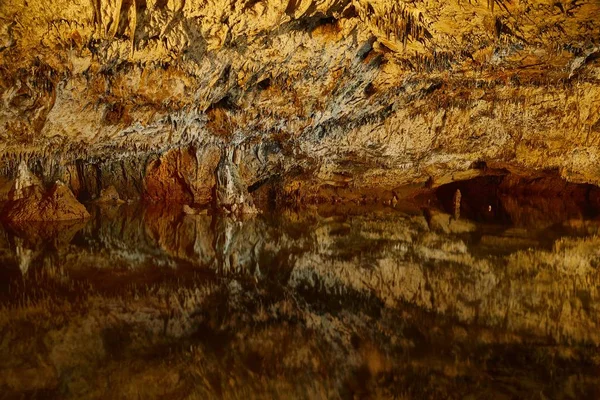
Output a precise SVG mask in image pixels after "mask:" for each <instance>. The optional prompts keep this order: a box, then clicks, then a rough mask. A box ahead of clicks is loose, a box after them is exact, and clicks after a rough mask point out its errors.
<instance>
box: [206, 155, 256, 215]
mask: <svg viewBox="0 0 600 400" xmlns="http://www.w3.org/2000/svg"><path fill="white" fill-rule="evenodd" d="M239 168H240V153H239V150H238V149H237V148H232V147H227V148H225V149H224V150H223V151H222V152H221V160H220V161H219V164H217V169H216V170H215V175H216V185H215V207H216V209H217V210H218V211H221V212H225V213H231V214H255V213H256V212H257V210H256V207H254V202H253V200H252V197H251V196H250V194H249V193H248V188H247V186H246V185H245V184H244V182H243V181H242V178H241V177H240V172H239Z"/></svg>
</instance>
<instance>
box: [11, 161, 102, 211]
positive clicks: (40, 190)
mask: <svg viewBox="0 0 600 400" xmlns="http://www.w3.org/2000/svg"><path fill="white" fill-rule="evenodd" d="M89 216H90V214H89V213H88V212H87V210H86V208H85V207H84V206H83V204H81V203H80V202H79V201H77V199H76V198H75V196H74V195H73V193H72V192H71V190H70V189H69V188H68V187H67V186H66V185H65V184H63V183H62V182H60V181H57V182H56V183H54V184H53V185H52V186H51V187H50V188H49V189H47V190H46V189H45V188H44V186H43V185H42V184H41V181H40V180H39V179H38V178H37V177H35V176H34V175H33V174H32V173H31V172H30V171H29V169H28V168H27V165H26V164H25V163H21V164H20V166H19V173H18V176H17V179H16V181H15V183H14V185H13V188H12V189H11V191H10V194H9V199H8V201H7V202H6V204H5V205H4V209H3V210H2V218H3V219H4V220H7V221H9V222H23V221H66V220H77V219H85V218H88V217H89Z"/></svg>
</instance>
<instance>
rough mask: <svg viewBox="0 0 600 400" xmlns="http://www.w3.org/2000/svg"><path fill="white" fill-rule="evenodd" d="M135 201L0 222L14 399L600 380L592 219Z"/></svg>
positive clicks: (501, 392)
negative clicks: (17, 224)
mask: <svg viewBox="0 0 600 400" xmlns="http://www.w3.org/2000/svg"><path fill="white" fill-rule="evenodd" d="M467 200H468V197H467V196H465V195H463V200H462V204H463V207H466V206H467V204H466V203H465V201H467ZM537 205H538V207H541V205H540V203H537ZM140 207H141V206H139V205H138V206H135V205H122V206H120V207H113V208H104V207H103V208H99V209H98V210H93V217H92V219H91V220H90V221H89V222H87V223H86V224H84V225H78V226H72V228H71V229H67V228H66V227H62V228H61V229H58V228H55V229H51V228H46V229H40V228H34V229H22V230H20V231H17V230H14V229H11V228H7V229H5V230H2V231H0V262H1V265H2V269H0V273H1V274H2V279H1V280H0V281H1V282H2V286H1V287H0V300H1V303H0V304H2V308H1V309H0V322H1V323H0V326H2V330H1V331H0V333H1V335H2V336H1V338H2V343H3V345H2V346H1V347H0V352H1V354H0V355H1V357H0V360H1V361H0V371H1V373H0V377H1V378H0V379H1V380H0V387H2V389H3V392H4V393H6V394H8V395H9V397H10V396H13V395H14V396H23V395H25V396H28V395H37V396H46V397H54V398H102V397H124V398H131V397H140V396H141V397H144V398H161V397H164V396H168V397H172V398H189V397H203V398H206V397H224V398H239V397H245V398H264V397H308V398H331V397H342V398H346V397H362V398H365V397H367V398H369V397H393V396H394V395H396V394H397V393H403V396H405V397H406V398H415V399H420V398H423V397H434V398H439V397H444V398H461V399H462V398H464V397H465V396H474V397H485V398H498V397H506V398H514V397H516V398H530V397H537V396H540V393H542V394H543V395H544V396H545V397H546V398H573V397H575V398H594V397H596V396H598V394H599V393H600V392H599V390H600V381H599V380H598V376H597V371H598V369H599V368H600V360H599V359H598V357H597V349H598V346H600V334H599V332H600V329H599V328H600V326H599V325H598V324H599V323H600V322H599V321H600V297H599V292H598V287H599V286H600V285H599V284H600V281H599V279H600V275H599V273H598V265H599V263H600V255H599V254H598V252H597V248H598V245H599V244H600V239H599V236H598V234H599V231H600V223H599V222H598V221H597V220H595V219H581V218H573V217H570V216H568V215H565V216H564V218H563V219H562V221H560V222H557V223H556V224H555V225H554V226H551V227H548V226H546V225H545V224H544V223H543V221H541V222H542V223H541V224H540V225H537V226H536V225H531V224H530V225H527V226H526V227H523V226H519V225H515V224H513V223H510V224H507V223H506V222H505V223H498V222H493V221H492V222H486V221H485V220H481V221H475V220H471V221H469V220H465V219H464V218H462V217H461V219H458V220H457V219H455V218H454V217H453V216H452V215H450V214H446V213H444V212H443V211H441V210H433V209H429V210H425V211H423V210H421V209H420V208H415V207H412V208H410V207H409V205H404V204H398V205H397V208H396V209H391V208H385V209H381V208H379V209H356V208H350V209H337V210H336V209H335V208H332V207H320V208H319V209H315V210H313V211H310V212H309V211H306V212H303V213H302V214H297V213H294V212H290V211H287V212H280V213H276V214H263V215H258V216H255V217H253V218H250V219H243V218H230V217H228V216H226V215H223V214H216V215H213V216H208V215H184V214H182V213H181V212H176V213H173V212H172V211H170V210H172V209H171V208H169V207H165V208H161V207H150V208H148V207H142V208H140ZM436 215H437V217H434V216H436ZM444 216H446V218H444ZM432 221H437V222H435V223H433V222H432ZM444 221H445V222H444ZM46 226H47V225H46ZM32 332H33V333H32Z"/></svg>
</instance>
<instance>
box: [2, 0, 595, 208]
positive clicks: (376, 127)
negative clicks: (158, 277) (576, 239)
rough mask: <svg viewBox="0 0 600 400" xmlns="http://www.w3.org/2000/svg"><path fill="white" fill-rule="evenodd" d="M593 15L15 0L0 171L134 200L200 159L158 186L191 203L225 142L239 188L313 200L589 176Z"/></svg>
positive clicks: (362, 0) (8, 8)
mask: <svg viewBox="0 0 600 400" xmlns="http://www.w3.org/2000/svg"><path fill="white" fill-rule="evenodd" d="M598 15H600V4H599V3H598V2H597V1H593V0H583V1H578V2H567V1H542V2H540V1H532V0H528V1H510V2H509V1H505V0H501V1H500V0H494V1H487V2H486V1H478V2H476V1H471V2H467V1H459V0H451V1H439V0H421V1H415V2H406V3H405V2H398V1H391V0H379V1H375V0H355V1H345V0H341V1H337V0H336V1H334V0H324V1H312V0H302V1H277V0H275V1H267V0H263V1H254V0H245V1H231V0H229V1H223V0H217V1H211V2H205V1H200V0H135V1H132V0H98V1H89V2H88V1H85V2H72V1H67V0H56V1H53V2H50V3H48V2H46V1H41V0H28V1H25V0H15V1H4V2H2V4H0V98H1V100H2V101H1V102H0V127H1V128H0V152H1V153H2V160H1V163H2V165H3V166H4V167H5V168H4V170H5V174H6V175H7V176H9V177H11V178H14V175H15V174H16V167H17V165H18V160H20V159H25V160H27V162H28V165H29V166H30V167H33V166H34V165H36V164H41V165H42V167H41V168H40V170H41V171H44V176H43V179H44V181H46V182H52V181H54V180H56V179H62V180H64V181H65V182H68V183H69V185H70V187H71V188H72V189H73V191H74V192H76V193H78V190H76V189H78V188H82V189H85V190H83V192H82V193H84V194H85V195H86V196H88V197H90V198H94V197H97V196H98V195H99V194H100V191H101V190H102V189H104V188H106V187H108V186H111V185H113V186H115V187H116V188H117V190H118V191H119V193H120V194H121V195H122V196H123V197H124V198H130V197H142V196H143V197H146V195H147V194H148V193H147V192H145V188H146V185H145V183H146V182H147V180H146V174H148V171H152V168H150V169H147V168H145V167H147V166H149V163H151V162H152V160H156V159H160V158H161V157H166V156H167V155H168V154H170V153H172V152H177V151H180V152H182V154H183V153H189V152H192V153H193V152H195V153H196V155H197V156H198V155H199V157H196V159H195V160H191V161H194V162H188V161H190V160H185V159H184V158H185V157H184V158H181V157H180V160H181V161H182V162H181V163H179V164H177V165H176V166H175V167H174V168H175V169H173V168H166V170H167V171H166V172H168V175H169V176H168V177H167V178H165V182H163V184H164V186H163V187H162V188H161V186H160V185H155V186H153V187H152V188H154V189H157V191H154V192H152V191H151V193H150V194H151V197H152V196H154V197H157V198H158V199H159V200H163V199H168V198H169V197H171V196H172V197H173V200H177V201H181V202H190V201H193V202H196V203H204V202H206V201H207V200H209V198H210V190H211V188H212V187H213V186H214V181H212V179H213V178H212V171H214V168H215V166H216V162H217V161H216V160H218V156H217V158H216V160H215V157H214V154H219V148H225V147H226V146H230V145H235V146H241V148H242V149H243V151H242V154H241V164H240V176H241V179H242V181H243V182H244V183H245V184H247V185H249V186H250V185H253V184H256V183H257V182H261V181H268V182H270V183H274V182H277V185H278V189H279V193H281V194H284V195H291V194H293V195H294V196H296V197H298V198H300V199H305V200H307V201H308V200H310V199H311V198H319V197H331V196H332V192H333V193H334V195H336V196H341V197H348V196H352V193H358V192H360V193H373V190H375V189H377V190H383V191H387V192H392V191H394V190H395V189H397V188H398V187H400V186H403V185H406V184H417V185H420V184H424V183H425V182H431V183H433V185H437V184H441V183H445V182H449V181H452V180H457V179H462V178H464V177H472V176H475V175H478V174H480V173H481V170H480V168H479V167H480V166H481V165H487V166H488V167H491V168H500V169H507V170H510V171H512V172H517V173H519V174H521V175H525V176H530V175H532V174H533V172H534V171H540V170H552V171H556V172H557V173H558V174H559V175H560V176H562V177H565V178H566V179H568V180H570V181H573V182H587V183H594V184H598V183H600V173H599V172H598V168H597V160H598V157H599V155H600V154H599V153H598V146H597V143H598V137H599V135H600V101H598V100H599V99H600V87H599V82H600V68H599V62H598V59H599V58H598V56H599V55H600V47H599V44H598V42H597V38H598V37H599V36H600V18H598ZM483 163H485V164H483ZM150 166H151V165H150ZM199 170H200V171H201V176H205V177H207V178H206V179H199V180H197V179H196V175H195V174H196V172H197V171H199ZM206 171H210V173H206ZM158 172H159V173H161V172H164V171H162V170H160V171H158ZM190 173H193V174H192V175H193V176H194V178H193V182H194V185H195V186H193V187H192V188H191V190H187V189H185V190H183V189H182V187H187V188H190V180H189V176H190ZM202 174H203V175H202ZM173 176H175V178H176V179H178V182H177V183H176V185H175V186H177V188H178V189H177V191H170V190H163V189H164V188H171V187H173V186H172V185H171V184H170V183H169V182H166V180H167V179H169V180H170V179H175V178H173ZM158 177H159V178H160V177H161V175H160V174H158ZM66 178H69V179H66ZM151 178H152V177H151ZM274 178H277V179H274ZM161 179H162V178H161ZM186 180H187V181H186ZM150 182H154V181H153V180H152V179H151V180H150ZM152 188H151V189H152ZM180 189H181V190H180ZM154 197H153V198H152V200H153V201H154V200H156V199H155V198H154Z"/></svg>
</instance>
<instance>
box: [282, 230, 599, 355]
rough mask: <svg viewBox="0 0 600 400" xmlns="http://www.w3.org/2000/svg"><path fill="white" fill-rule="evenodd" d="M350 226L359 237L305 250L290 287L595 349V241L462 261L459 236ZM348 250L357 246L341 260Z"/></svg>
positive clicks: (326, 240)
mask: <svg viewBox="0 0 600 400" xmlns="http://www.w3.org/2000/svg"><path fill="white" fill-rule="evenodd" d="M352 225H353V226H352V228H351V230H352V231H353V232H361V233H360V234H359V235H357V236H356V237H354V238H353V241H352V242H346V239H342V238H338V237H337V236H332V235H330V234H329V235H328V234H327V233H326V232H327V231H326V232H325V234H324V235H321V236H320V237H319V239H318V242H319V243H320V246H321V251H320V252H318V253H314V252H306V253H305V254H303V255H302V256H301V257H300V258H299V259H298V260H297V261H296V263H295V264H294V270H293V272H292V277H291V281H290V284H291V285H292V287H302V286H303V285H306V284H309V285H315V282H318V285H320V287H319V288H318V289H320V290H324V291H325V292H326V293H338V292H341V293H344V291H348V290H352V291H356V292H358V293H361V294H362V295H364V296H367V297H369V296H375V297H376V298H379V299H381V300H382V301H384V302H385V303H386V304H388V305H390V306H397V305H399V304H413V305H416V306H418V307H419V308H422V309H425V310H431V311H433V312H436V313H440V314H444V315H451V316H454V317H456V318H458V319H459V320H461V321H464V322H465V323H478V324H484V325H488V326H497V327H501V328H504V329H509V330H513V331H517V332H528V333H530V334H535V335H539V336H541V337H552V338H554V339H556V340H558V341H561V340H569V341H576V342H586V343H592V344H595V345H598V344H600V334H599V333H598V332H599V330H598V328H599V326H598V324H599V322H598V321H600V318H599V317H600V316H599V313H600V308H599V306H598V304H599V301H600V293H599V291H598V289H597V286H598V284H599V283H600V275H599V273H598V270H597V268H596V267H592V265H595V263H596V262H598V257H599V255H598V254H597V252H596V251H595V250H594V246H597V245H598V244H600V242H598V240H597V238H595V237H593V238H590V239H579V240H568V241H564V240H563V241H559V242H557V243H556V244H555V248H554V250H552V251H542V250H525V251H519V252H517V253H514V254H512V255H510V256H507V257H503V258H500V257H490V258H489V259H485V258H481V257H474V256H472V255H471V254H469V248H468V247H467V246H466V245H465V243H464V242H463V241H462V240H460V239H458V238H453V237H452V236H447V235H440V234H439V233H434V232H424V231H423V226H422V224H421V223H419V222H418V220H415V219H408V220H405V221H404V222H402V223H401V224H400V226H402V228H403V229H402V231H400V232H398V227H399V226H398V224H397V223H385V222H374V223H372V222H368V221H363V220H361V219H360V218H357V219H356V220H354V221H353V222H352ZM399 234H403V235H404V237H399V238H398V235H399ZM394 237H397V238H398V239H394ZM381 242H383V243H381ZM352 243H356V244H357V245H360V246H361V248H360V249H357V251H356V252H355V253H354V254H352V251H350V254H349V255H348V257H344V258H343V259H340V256H343V255H344V253H347V252H349V251H348V250H347V249H348V248H350V249H351V248H352ZM338 249H339V250H338ZM338 252H339V254H338ZM365 257H366V258H367V259H366V260H365V259H364V258H365Z"/></svg>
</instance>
